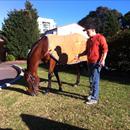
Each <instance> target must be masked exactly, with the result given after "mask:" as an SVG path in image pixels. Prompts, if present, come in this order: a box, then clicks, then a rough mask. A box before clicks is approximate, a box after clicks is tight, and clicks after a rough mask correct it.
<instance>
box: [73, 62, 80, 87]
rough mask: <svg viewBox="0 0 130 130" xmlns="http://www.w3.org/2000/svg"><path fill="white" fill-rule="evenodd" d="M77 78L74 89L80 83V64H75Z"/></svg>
mask: <svg viewBox="0 0 130 130" xmlns="http://www.w3.org/2000/svg"><path fill="white" fill-rule="evenodd" d="M76 71H77V77H76V82H75V84H74V87H77V86H78V85H79V83H80V64H76Z"/></svg>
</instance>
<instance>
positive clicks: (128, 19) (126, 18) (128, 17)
mask: <svg viewBox="0 0 130 130" xmlns="http://www.w3.org/2000/svg"><path fill="white" fill-rule="evenodd" d="M124 21H125V24H126V27H127V28H130V11H129V12H127V13H126V14H125V15H124Z"/></svg>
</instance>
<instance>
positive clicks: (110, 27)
mask: <svg viewBox="0 0 130 130" xmlns="http://www.w3.org/2000/svg"><path fill="white" fill-rule="evenodd" d="M121 16H122V14H121V13H119V12H118V11H117V10H111V9H108V8H107V7H98V8H97V9H96V11H91V12H90V13H89V14H88V15H87V16H86V17H84V18H83V19H81V20H80V21H79V22H78V24H79V25H81V26H83V27H85V26H86V25H87V24H91V23H92V24H95V25H96V27H97V28H96V30H97V32H100V33H102V34H104V35H105V36H106V37H111V36H113V35H114V34H116V33H117V32H118V31H119V30H120V24H119V20H118V18H119V17H121Z"/></svg>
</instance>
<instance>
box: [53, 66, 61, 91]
mask: <svg viewBox="0 0 130 130" xmlns="http://www.w3.org/2000/svg"><path fill="white" fill-rule="evenodd" d="M58 72H59V70H58V66H56V67H55V69H54V74H55V76H56V79H57V82H58V85H59V91H62V83H61V80H60V78H59V74H58Z"/></svg>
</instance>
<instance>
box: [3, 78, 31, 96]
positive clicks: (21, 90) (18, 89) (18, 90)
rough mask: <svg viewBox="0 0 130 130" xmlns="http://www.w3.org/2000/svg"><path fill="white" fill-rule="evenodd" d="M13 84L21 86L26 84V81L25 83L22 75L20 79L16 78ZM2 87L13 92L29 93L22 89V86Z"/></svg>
mask: <svg viewBox="0 0 130 130" xmlns="http://www.w3.org/2000/svg"><path fill="white" fill-rule="evenodd" d="M15 84H18V85H22V86H23V87H25V86H26V83H25V80H24V78H23V77H22V78H21V79H19V80H17V81H16V82H15ZM3 89H5V90H10V91H15V92H19V93H23V94H26V95H29V94H28V93H27V92H26V91H25V90H24V89H22V88H16V87H4V88H3Z"/></svg>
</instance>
